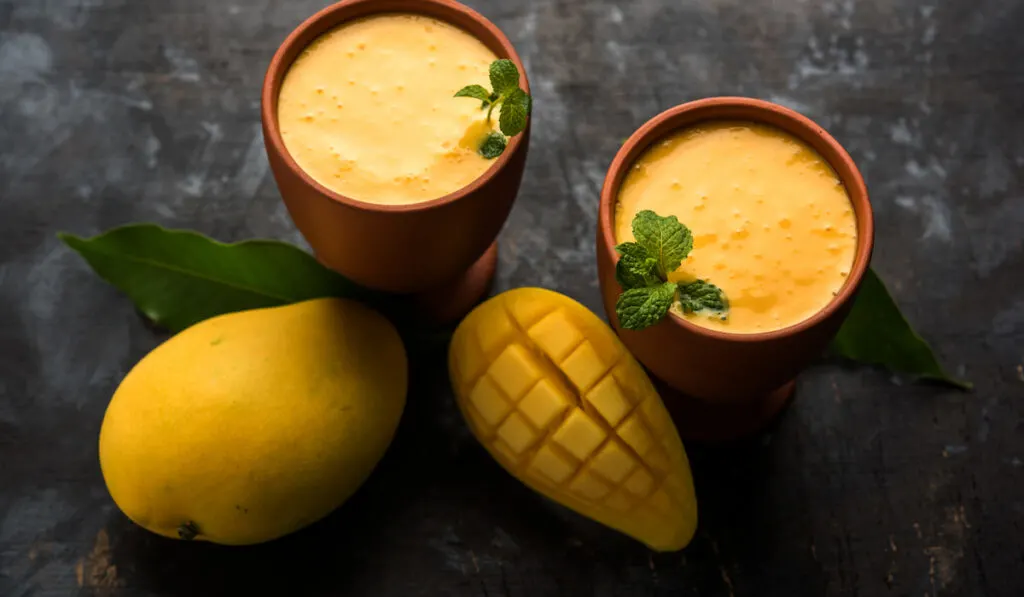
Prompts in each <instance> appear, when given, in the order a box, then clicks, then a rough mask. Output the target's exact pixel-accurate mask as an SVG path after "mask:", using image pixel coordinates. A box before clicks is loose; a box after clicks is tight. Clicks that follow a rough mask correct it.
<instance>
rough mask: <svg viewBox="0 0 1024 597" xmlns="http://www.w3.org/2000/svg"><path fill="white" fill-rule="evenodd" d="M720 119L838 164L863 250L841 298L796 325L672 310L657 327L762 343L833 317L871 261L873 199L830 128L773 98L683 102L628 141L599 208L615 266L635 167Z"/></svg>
mask: <svg viewBox="0 0 1024 597" xmlns="http://www.w3.org/2000/svg"><path fill="white" fill-rule="evenodd" d="M714 120H746V121H749V122H756V123H760V124H766V125H769V126H773V127H775V128H777V129H779V130H782V131H783V132H786V133H789V134H791V135H793V136H794V137H796V138H797V139H800V140H801V141H803V142H805V143H807V144H808V145H810V146H811V147H812V148H814V150H815V151H817V152H818V154H820V155H821V156H822V157H823V158H824V159H825V161H826V162H828V164H829V165H830V166H831V167H832V169H833V170H834V171H835V172H836V174H837V175H838V177H839V180H840V181H841V182H842V184H843V186H844V187H845V189H846V192H847V195H848V196H849V199H850V203H851V204H852V206H853V210H854V216H855V218H856V220H857V251H856V253H855V256H854V260H853V266H852V267H851V268H850V273H849V275H848V276H847V278H846V282H845V283H844V284H843V286H842V288H840V290H839V292H838V293H837V294H836V296H834V297H832V300H831V301H829V302H828V304H826V305H825V307H824V308H822V309H821V310H819V311H818V312H817V313H815V314H814V315H812V316H811V317H808V318H807V319H804V320H803V321H800V322H798V323H796V324H793V325H791V326H787V327H784V328H780V329H777V330H772V331H768V332H758V333H753V334H740V333H732V332H722V331H718V330H712V329H708V328H704V327H701V326H698V325H696V324H694V323H691V322H689V321H687V320H686V319H684V318H682V317H680V316H678V315H676V314H674V313H671V312H670V317H666V318H665V319H664V320H662V321H661V322H659V323H657V324H656V326H666V325H667V326H674V327H676V328H682V330H685V331H686V332H689V333H692V334H697V335H700V336H704V337H707V338H711V339H715V340H721V341H726V342H761V341H766V340H778V339H782V338H785V337H790V336H796V335H798V334H800V333H802V332H804V331H805V330H807V329H810V328H813V327H814V326H816V325H818V324H819V323H821V322H822V321H824V320H826V319H828V318H829V317H831V316H832V315H833V314H834V313H835V312H836V311H837V310H839V309H840V308H841V307H842V306H843V305H845V304H846V303H847V302H848V301H850V300H851V299H852V298H853V295H854V293H855V292H856V290H857V288H858V287H859V286H860V282H861V279H863V277H864V273H865V272H866V271H867V268H868V264H869V262H870V261H871V252H872V249H873V246H874V215H873V213H872V210H871V203H870V201H869V199H868V191H867V187H866V186H865V184H864V177H863V176H862V175H861V173H860V170H858V169H857V165H856V164H855V163H854V161H853V159H852V158H851V157H850V155H849V154H848V153H847V152H846V150H845V149H844V148H843V147H842V145H840V144H839V142H838V141H836V140H835V139H834V138H833V137H832V136H831V135H829V134H828V132H826V131H825V129H824V128H822V127H821V126H819V125H818V124H816V123H815V122H813V121H812V120H810V119H809V118H807V117H805V116H803V115H802V114H799V113H798V112H795V111H793V110H790V109H789V108H786V107H784V106H780V105H778V104H774V103H772V102H768V101H764V100H759V99H754V98H747V97H712V98H706V99H701V100H696V101H691V102H687V103H684V104H680V105H678V106H675V107H673V108H669V109H668V110H665V111H664V112H662V113H660V114H658V115H657V116H655V117H654V118H651V119H650V120H648V121H647V122H646V123H644V125H643V126H641V127H640V128H639V129H637V130H636V132H634V133H633V134H632V135H631V136H630V137H629V139H628V140H626V142H625V143H624V144H623V145H622V147H621V148H620V149H619V151H618V153H617V154H616V155H615V158H614V159H613V160H612V163H611V166H610V167H609V168H608V174H607V175H606V177H605V180H604V185H603V187H602V189H601V201H600V205H599V207H598V226H599V238H600V243H599V244H600V246H599V247H598V250H599V251H604V252H605V256H606V257H608V262H609V263H611V264H612V265H613V266H614V264H615V263H617V262H618V259H619V256H618V254H616V252H615V244H616V242H615V230H614V228H615V204H616V202H617V199H618V194H619V188H620V186H621V185H622V182H623V180H624V179H625V175H626V173H627V172H628V171H629V167H630V166H632V165H633V163H635V162H636V160H637V158H639V157H640V156H641V155H642V154H643V153H644V152H645V151H646V150H647V149H648V148H649V147H650V146H651V145H652V144H654V143H655V142H657V141H659V140H661V139H662V138H664V137H665V136H666V135H668V134H670V133H672V132H674V131H677V130H680V129H682V128H686V127H689V126H693V125H695V124H698V123H701V122H708V121H714Z"/></svg>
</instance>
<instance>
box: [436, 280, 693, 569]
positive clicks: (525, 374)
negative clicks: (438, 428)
mask: <svg viewBox="0 0 1024 597" xmlns="http://www.w3.org/2000/svg"><path fill="white" fill-rule="evenodd" d="M448 366H449V373H450V374H451V379H452V386H453V387H454V390H455V396H456V399H457V401H458V404H459V408H460V410H461V411H462V414H463V416H464V417H465V418H466V421H467V423H468V424H469V427H470V429H471V430H472V431H473V434H474V435H475V436H476V437H477V439H479V440H480V443H482V444H483V445H484V447H485V448H486V449H487V451H488V452H490V454H491V456H493V457H494V459H495V460H497V461H498V462H499V463H500V464H501V465H502V466H503V467H504V468H505V469H506V470H507V471H508V472H509V473H511V474H512V475H514V476H515V477H516V478H518V479H519V480H520V481H522V482H523V483H525V484H526V485H528V486H529V487H531V488H532V489H534V490H535V491H537V492H539V493H541V494H543V495H545V496H547V497H549V498H551V499H553V500H555V501H557V502H559V503H561V504H562V505H564V506H567V507H569V508H571V509H573V510H575V511H577V512H579V513H580V514H582V515H584V516H587V517H589V518H592V519H594V520H596V521H597V522H600V523H602V524H604V525H607V526H609V527H611V528H613V529H616V530H618V531H620V532H622V533H625V534H626V535H629V536H631V537H633V538H635V539H637V540H639V541H641V542H643V543H645V544H646V545H647V546H648V547H650V548H651V549H654V550H657V551H676V550H679V549H682V548H683V547H685V546H686V545H687V544H688V543H689V542H690V540H691V539H692V538H693V534H694V531H695V530H696V527H697V499H696V496H695V494H694V490H693V478H692V476H691V473H690V464H689V461H688V460H687V458H686V452H685V451H684V450H683V444H682V442H681V441H680V439H679V433H678V432H677V431H676V428H675V425H674V424H673V423H672V420H671V418H669V414H668V411H666V410H665V405H664V404H663V403H662V401H661V398H660V397H659V396H658V394H657V392H656V391H655V389H654V386H653V385H652V384H651V380H650V379H649V378H648V377H647V374H646V373H645V372H644V370H643V369H642V368H641V366H640V365H639V364H638V363H637V362H636V360H635V359H634V358H633V356H632V355H631V354H630V353H629V352H628V351H627V350H626V347H625V346H623V344H622V342H621V341H620V340H619V338H618V336H616V335H615V332H613V331H612V329H611V328H609V327H608V326H607V325H606V324H605V323H604V322H603V321H601V320H600V319H599V318H598V317H597V316H596V315H594V314H593V313H591V312H590V311H589V310H588V309H587V308H586V307H584V306H583V305H581V304H579V303H578V302H576V301H574V300H572V299H570V298H569V297H567V296H564V295H562V294H558V293H556V292H552V291H550V290H544V289H541V288H519V289H516V290H510V291H507V292H504V293H502V294H499V295H498V296H496V297H494V298H491V299H490V300H488V301H486V302H485V303H483V304H482V305H480V306H479V307H477V308H476V309H475V310H474V311H473V312H472V313H470V314H469V315H468V316H467V317H466V319H465V320H463V321H462V323H461V324H460V325H459V327H458V329H456V331H455V335H454V337H453V339H452V344H451V348H450V352H449V357H448Z"/></svg>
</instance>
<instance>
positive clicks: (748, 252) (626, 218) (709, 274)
mask: <svg viewBox="0 0 1024 597" xmlns="http://www.w3.org/2000/svg"><path fill="white" fill-rule="evenodd" d="M642 210H652V211H654V212H655V213H657V214H658V215H660V216H672V215H674V216H676V217H677V218H679V221H680V222H682V223H683V224H685V225H686V226H687V227H688V228H689V229H690V230H691V231H692V233H693V240H694V242H693V250H692V251H691V252H690V254H689V256H688V257H687V258H686V259H685V260H683V263H682V265H681V266H680V267H679V269H677V270H676V271H675V272H674V273H672V274H670V275H669V280H670V281H681V282H690V281H693V280H696V279H701V280H705V281H707V282H710V283H712V284H715V285H716V286H718V287H719V288H721V289H722V291H723V292H724V293H725V296H726V297H727V298H728V300H729V310H728V312H727V314H726V315H725V316H724V317H723V316H722V315H721V314H719V313H711V312H695V313H683V312H682V310H681V309H680V308H679V306H678V303H677V304H675V305H673V306H672V307H671V309H672V311H673V312H674V313H675V314H676V315H677V316H680V317H684V318H686V319H687V320H688V321H690V322H692V323H694V324H696V325H699V326H702V327H705V328H709V329H713V330H719V331H723V332H732V333H737V334H750V333H760V332H768V331H772V330H777V329H782V328H786V327H789V326H792V325H795V324H797V323H799V322H801V321H803V320H805V319H807V318H809V317H811V316H812V315H814V314H815V313H817V312H818V311H820V310H821V309H822V308H824V307H825V306H826V305H827V304H828V303H829V301H831V300H832V297H833V296H835V294H836V293H837V292H838V291H839V289H840V288H841V287H842V285H843V283H844V282H845V281H846V277H847V276H848V275H849V273H850V268H851V267H852V266H853V260H854V254H855V252H856V249H857V222H856V218H855V216H854V212H853V207H852V205H851V203H850V200H849V197H848V196H847V193H846V190H845V189H844V187H843V185H842V183H841V182H840V180H839V178H838V176H837V175H836V173H835V172H834V171H833V170H832V168H831V167H830V166H829V164H828V163H827V162H826V161H825V160H824V159H823V158H822V157H821V156H820V155H818V153H817V152H815V151H814V150H813V149H812V148H811V147H810V146H808V145H807V144H805V143H804V142H802V141H800V140H799V139H797V138H795V137H793V136H792V135H789V134H788V133H785V132H783V131H781V130H779V129H776V128H773V127H770V126H766V125H762V124H757V123H752V122H728V121H714V122H709V123H705V124H700V125H696V126H693V127H690V128H686V129H683V130H680V131H677V132H675V133H673V134H671V135H669V136H668V137H666V138H664V139H662V140H660V141H658V142H656V143H655V144H654V145H652V146H651V147H650V148H649V149H648V150H647V151H645V152H644V154H642V155H641V156H640V158H639V159H637V161H636V162H635V163H634V164H633V166H632V167H631V168H630V171H629V173H628V174H627V175H626V178H625V180H624V181H623V183H622V186H621V187H620V189H619V195H618V203H617V205H616V209H615V235H616V242H619V243H622V242H628V241H632V240H633V233H632V229H631V223H632V221H633V216H634V215H635V214H636V213H637V212H639V211H642Z"/></svg>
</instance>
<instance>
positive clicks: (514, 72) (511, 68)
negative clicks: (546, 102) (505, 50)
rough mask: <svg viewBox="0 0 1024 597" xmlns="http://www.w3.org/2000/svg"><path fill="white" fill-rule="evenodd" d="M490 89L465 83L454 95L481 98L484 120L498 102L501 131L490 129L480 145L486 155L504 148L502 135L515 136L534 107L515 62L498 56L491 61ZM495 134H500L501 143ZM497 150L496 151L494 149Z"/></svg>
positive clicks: (491, 156)
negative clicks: (485, 113) (484, 111)
mask: <svg viewBox="0 0 1024 597" xmlns="http://www.w3.org/2000/svg"><path fill="white" fill-rule="evenodd" d="M489 74H490V80H491V90H488V89H487V88H486V87H484V86H483V85H467V86H465V87H463V88H462V89H460V90H458V91H456V92H455V97H471V98H473V99H478V100H480V102H481V104H480V109H481V110H483V109H486V110H487V122H490V121H491V114H493V112H494V109H495V108H496V107H497V106H499V105H500V106H501V109H500V110H499V112H498V128H499V129H500V130H501V133H498V132H493V133H491V134H490V135H488V136H487V137H486V138H485V139H484V141H483V142H482V143H481V145H480V155H482V156H484V157H485V158H487V159H492V158H496V157H498V156H499V155H501V154H502V152H503V151H505V147H506V146H507V145H508V140H507V139H505V136H508V137H514V136H515V135H518V134H519V133H521V132H523V130H525V129H526V120H527V118H528V117H529V116H530V112H531V111H532V110H533V99H532V98H531V97H530V96H529V95H528V94H527V93H526V92H525V91H523V90H522V89H520V88H519V69H518V68H516V63H515V62H512V61H511V60H509V59H507V58H501V59H499V60H495V61H494V62H492V63H491V67H490V73H489ZM496 136H501V140H502V143H500V149H498V147H499V141H497V139H496ZM495 151H497V153H495Z"/></svg>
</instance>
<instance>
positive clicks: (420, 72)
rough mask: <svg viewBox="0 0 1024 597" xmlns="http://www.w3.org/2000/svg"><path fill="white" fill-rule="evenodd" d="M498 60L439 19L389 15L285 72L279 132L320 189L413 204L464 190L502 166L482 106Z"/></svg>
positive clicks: (319, 43)
mask: <svg viewBox="0 0 1024 597" xmlns="http://www.w3.org/2000/svg"><path fill="white" fill-rule="evenodd" d="M496 59H497V56H496V55H495V54H494V53H493V52H491V51H490V50H489V49H488V48H487V47H486V46H485V45H484V44H483V43H482V42H481V41H480V40H478V39H477V38H475V37H473V36H472V35H470V34H469V33H467V32H465V31H463V30H462V29H459V28H458V27H455V26H454V25H450V24H448V23H445V22H444V21H440V20H437V19H434V18H431V17H427V16H422V15H414V14H402V13H396V14H381V15H373V16H369V17H365V18H362V19H357V20H354V21H350V22H346V23H343V24H341V25H340V26H338V27H336V28H335V29H332V30H330V31H328V32H327V33H325V34H324V35H322V36H320V37H319V38H317V39H316V40H315V41H314V42H313V43H311V44H310V45H309V47H307V48H306V49H305V50H303V52H302V53H301V54H300V55H299V57H298V58H297V59H296V60H295V62H294V63H293V64H292V65H291V67H290V68H289V69H288V72H287V73H286V74H285V78H284V82H283V84H282V86H281V91H280V94H279V96H278V109H277V116H278V125H279V127H280V130H281V136H282V138H283V140H284V145H285V147H286V148H287V150H288V153H289V154H290V155H291V156H292V158H293V159H294V160H295V161H296V162H297V163H298V165H299V167H300V168H302V170H303V171H305V172H306V173H307V174H309V175H310V176H311V177H312V178H313V179H314V180H316V181H317V182H319V183H320V184H321V185H323V186H325V187H327V188H328V189H331V190H332V191H335V192H337V193H339V194H341V195H344V196H346V197H349V198H352V199H356V200H358V201H365V202H370V203H382V204H409V203H418V202H422V201H429V200H431V199H437V198H439V197H443V196H445V195H447V194H449V193H452V192H455V191H457V190H459V189H461V188H463V187H465V186H467V185H468V184H470V183H471V182H473V181H474V180H476V179H477V178H479V177H480V175H482V174H483V173H484V172H485V171H487V169H488V168H490V167H491V165H492V164H493V163H494V160H487V159H484V158H483V157H482V156H481V155H480V154H479V153H478V149H479V147H480V144H481V142H482V141H483V139H484V138H485V137H486V136H487V135H488V134H489V133H490V132H491V131H492V130H494V129H496V128H497V114H495V115H494V116H493V117H492V121H491V122H490V123H488V122H487V121H486V115H487V112H486V110H481V109H480V101H478V100H473V99H469V98H454V97H453V96H454V95H455V92H456V91H458V90H459V89H461V88H462V87H464V86H466V85H470V84H474V83H477V84H487V82H488V68H489V66H490V64H491V62H493V61H494V60H496Z"/></svg>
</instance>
